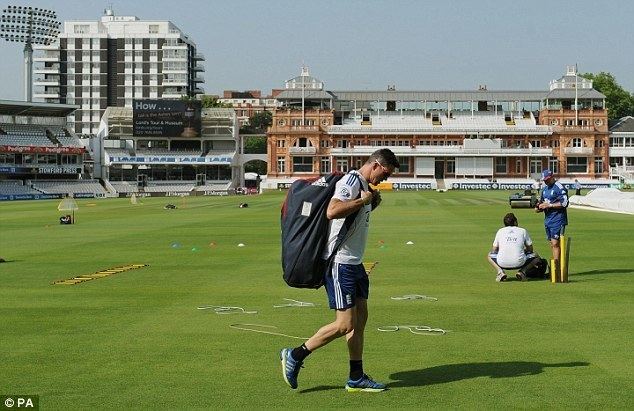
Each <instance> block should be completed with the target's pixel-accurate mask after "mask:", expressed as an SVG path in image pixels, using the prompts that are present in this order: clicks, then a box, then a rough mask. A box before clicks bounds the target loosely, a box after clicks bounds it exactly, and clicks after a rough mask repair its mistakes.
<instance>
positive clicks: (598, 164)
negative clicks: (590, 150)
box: [594, 157, 603, 174]
mask: <svg viewBox="0 0 634 411" xmlns="http://www.w3.org/2000/svg"><path fill="white" fill-rule="evenodd" d="M594 172H595V173H597V174H599V173H603V157H595V158H594Z"/></svg>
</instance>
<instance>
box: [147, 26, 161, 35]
mask: <svg viewBox="0 0 634 411" xmlns="http://www.w3.org/2000/svg"><path fill="white" fill-rule="evenodd" d="M149 32H150V34H158V32H159V26H158V24H150V26H149Z"/></svg>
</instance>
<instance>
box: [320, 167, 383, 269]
mask: <svg viewBox="0 0 634 411" xmlns="http://www.w3.org/2000/svg"><path fill="white" fill-rule="evenodd" d="M352 174H354V175H352ZM361 187H363V190H364V191H367V190H368V182H367V181H366V180H365V178H363V176H362V175H361V174H359V173H358V172H357V171H355V170H353V171H351V172H349V173H348V174H346V175H345V176H343V178H342V179H341V180H339V181H337V185H336V186H335V194H334V195H333V198H336V199H338V200H340V201H351V200H356V199H357V198H358V197H359V191H360V188H361ZM370 211H372V205H371V204H368V205H364V206H363V207H361V209H360V210H359V213H358V214H357V217H356V218H355V219H354V221H353V223H352V225H351V226H350V229H349V230H348V233H347V234H346V237H345V238H344V240H343V243H342V244H341V247H339V251H337V254H336V255H335V262H336V263H340V264H352V265H356V264H361V261H362V259H363V253H364V252H365V245H366V242H367V240H368V227H369V226H370ZM345 220H346V219H345V218H338V219H334V220H330V230H329V235H328V244H327V246H326V249H325V251H324V254H323V255H322V257H323V258H328V257H329V256H330V255H331V254H332V252H333V249H334V247H335V241H336V239H337V235H338V234H339V231H341V228H342V227H343V224H344V222H345Z"/></svg>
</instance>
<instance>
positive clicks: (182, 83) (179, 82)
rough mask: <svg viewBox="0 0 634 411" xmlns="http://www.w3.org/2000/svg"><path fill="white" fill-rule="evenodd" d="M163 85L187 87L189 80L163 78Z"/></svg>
mask: <svg viewBox="0 0 634 411" xmlns="http://www.w3.org/2000/svg"><path fill="white" fill-rule="evenodd" d="M163 86H181V87H187V80H174V79H163Z"/></svg>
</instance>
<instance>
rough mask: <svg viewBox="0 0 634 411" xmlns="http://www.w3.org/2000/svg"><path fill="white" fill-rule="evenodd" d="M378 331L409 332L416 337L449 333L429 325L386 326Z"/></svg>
mask: <svg viewBox="0 0 634 411" xmlns="http://www.w3.org/2000/svg"><path fill="white" fill-rule="evenodd" d="M377 330H378V331H383V332H396V331H399V330H409V331H410V332H411V333H412V334H416V335H445V334H446V333H447V331H446V330H443V329H442V328H432V327H430V326H428V325H386V326H383V327H379V328H377Z"/></svg>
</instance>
